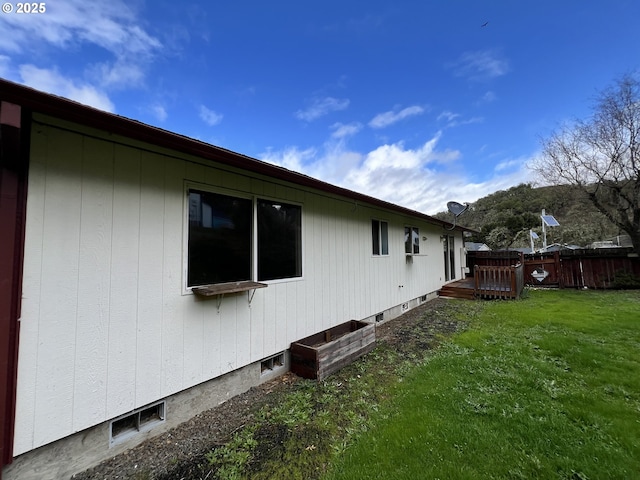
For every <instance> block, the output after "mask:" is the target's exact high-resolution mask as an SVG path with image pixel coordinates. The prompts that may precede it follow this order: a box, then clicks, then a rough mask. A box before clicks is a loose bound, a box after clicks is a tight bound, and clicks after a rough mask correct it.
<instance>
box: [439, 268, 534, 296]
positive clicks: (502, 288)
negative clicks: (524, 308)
mask: <svg viewBox="0 0 640 480" xmlns="http://www.w3.org/2000/svg"><path fill="white" fill-rule="evenodd" d="M523 288H524V278H523V265H522V264H518V265H515V266H511V267H503V266H497V267H491V266H476V267H475V268H474V276H473V277H467V278H464V279H462V280H458V281H457V282H452V283H448V284H446V285H444V286H443V287H442V288H441V289H440V291H439V292H438V294H439V295H440V296H441V297H452V298H466V299H476V298H499V299H505V300H506V299H516V298H520V294H521V293H522V289H523Z"/></svg>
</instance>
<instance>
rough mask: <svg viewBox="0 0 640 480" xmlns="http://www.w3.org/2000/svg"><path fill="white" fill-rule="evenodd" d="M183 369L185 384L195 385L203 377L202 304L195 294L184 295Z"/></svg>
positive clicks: (203, 319)
mask: <svg viewBox="0 0 640 480" xmlns="http://www.w3.org/2000/svg"><path fill="white" fill-rule="evenodd" d="M182 300H183V302H184V324H183V325H184V333H183V341H184V371H183V374H182V376H183V379H184V382H185V384H187V385H195V384H197V383H200V382H202V381H203V380H205V378H204V347H205V344H204V322H205V318H204V312H205V309H204V304H203V303H202V302H200V301H198V298H197V297H196V296H195V295H184V296H183V297H182Z"/></svg>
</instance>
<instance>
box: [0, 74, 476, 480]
mask: <svg viewBox="0 0 640 480" xmlns="http://www.w3.org/2000/svg"><path fill="white" fill-rule="evenodd" d="M0 102H1V103H0V128H1V130H0V221H1V225H2V227H1V230H0V386H1V388H0V392H1V394H0V395H1V396H0V435H1V437H0V453H1V458H2V474H1V476H2V478H3V479H5V480H6V479H21V480H27V479H32V478H33V479H38V480H46V479H60V478H69V477H70V476H71V475H72V474H73V473H75V472H79V471H82V470H84V469H86V468H88V467H90V466H92V465H95V464H97V463H99V462H100V461H102V460H104V459H106V458H108V457H110V456H113V455H115V454H117V453H120V452H122V451H124V450H126V449H128V448H131V447H132V446H135V445H136V444H138V443H140V442H141V441H143V440H144V439H146V438H149V436H152V435H156V434H158V433H161V432H163V431H166V430H167V429H169V428H171V427H173V426H175V425H177V424H179V423H181V422H183V421H185V420H187V419H189V418H191V417H192V416H194V415H196V414H198V413H199V412H201V411H204V410H206V409H208V408H212V407H214V406H216V405H218V404H219V403H221V402H223V401H224V400H226V399H228V398H229V397H231V396H233V395H236V394H239V393H241V392H243V391H246V390H247V389H248V388H250V387H251V386H255V385H258V384H260V383H261V382H263V381H265V380H266V379H269V378H272V377H273V376H274V375H278V374H281V373H284V372H285V371H286V369H287V368H288V365H287V362H288V355H287V352H288V349H289V346H290V344H291V343H292V342H295V341H296V340H298V339H300V338H303V337H306V336H308V335H311V334H314V333H316V332H320V331H322V330H324V329H327V328H330V327H332V326H335V325H338V324H341V323H343V322H346V321H349V320H351V319H354V320H362V321H366V322H376V321H386V320H388V319H391V318H393V317H395V316H398V315H400V314H401V313H403V312H404V311H406V310H408V309H411V308H413V307H415V306H417V305H419V304H421V303H422V302H425V301H428V300H430V299H432V298H433V297H435V296H436V295H437V293H436V292H437V291H438V290H439V289H440V288H441V287H442V286H443V285H444V284H446V283H448V282H449V281H453V280H455V279H456V278H460V277H461V276H462V271H463V268H464V267H465V266H466V261H465V258H464V256H465V253H464V248H463V229H462V228H460V227H455V228H453V225H452V224H450V223H447V222H444V221H441V220H437V219H435V218H433V217H430V216H428V215H425V214H422V213H420V212H417V211H414V210H411V209H408V208H404V207H401V206H398V205H394V204H391V203H389V202H386V201H383V200H380V199H377V198H373V197H371V196H367V195H363V194H360V193H356V192H353V191H350V190H347V189H344V188H341V187H338V186H335V185H331V184H328V183H326V182H322V181H319V180H317V179H314V178H311V177H309V176H306V175H303V174H300V173H296V172H293V171H290V170H287V169H284V168H281V167H278V166H274V165H271V164H268V163H265V162H262V161H259V160H256V159H254V158H249V157H247V156H244V155H241V154H238V153H234V152H231V151H228V150H225V149H223V148H219V147H215V146H212V145H209V144H206V143H203V142H200V141H197V140H194V139H191V138H187V137H185V136H182V135H178V134H175V133H172V132H168V131H165V130H161V129H158V128H155V127H152V126H149V125H146V124H142V123H140V122H137V121H134V120H130V119H127V118H123V117H120V116H117V115H114V114H110V113H105V112H102V111H99V110H96V109H93V108H90V107H87V106H84V105H81V104H79V103H76V102H73V101H70V100H67V99H64V98H60V97H57V96H53V95H50V94H46V93H42V92H39V91H36V90H33V89H30V88H27V87H24V86H21V85H17V84H15V83H11V82H7V81H5V80H0Z"/></svg>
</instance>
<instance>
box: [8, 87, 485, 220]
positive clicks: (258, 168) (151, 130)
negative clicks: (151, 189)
mask: <svg viewBox="0 0 640 480" xmlns="http://www.w3.org/2000/svg"><path fill="white" fill-rule="evenodd" d="M0 100H4V101H6V102H11V103H15V104H18V105H21V106H22V107H23V108H26V109H29V110H31V111H32V112H37V113H42V114H45V115H49V116H52V117H55V118H60V119H63V120H67V121H70V122H74V123H78V124H80V125H86V126H88V127H93V128H96V129H99V130H104V131H106V132H109V133H113V134H117V135H122V136H124V137H128V138H131V139H134V140H138V141H142V142H146V143H149V144H152V145H158V146H161V147H164V148H169V149H172V150H176V151H179V152H182V153H186V154H189V155H194V156H197V157H200V158H203V159H206V160H211V161H214V162H217V163H221V164H224V165H229V166H232V167H236V168H241V169H244V170H248V171H250V172H254V173H258V174H261V175H266V176H269V177H272V178H276V179H279V180H284V181H286V182H290V183H293V184H296V185H300V186H303V187H309V188H313V189H316V190H320V191H322V192H327V193H331V194H333V195H338V196H341V197H344V198H348V199H351V200H354V201H356V202H361V203H367V204H369V205H373V206H376V207H380V208H384V209H387V210H391V211H394V212H398V213H401V214H404V215H409V216H412V217H418V218H420V219H422V220H425V221H427V222H429V223H432V224H434V225H440V226H442V227H443V228H448V229H451V227H452V226H453V224H451V223H449V222H445V221H443V220H439V219H437V218H434V217H431V216H429V215H426V214H424V213H421V212H418V211H416V210H411V209H410V208H406V207H402V206H400V205H396V204H394V203H390V202H386V201H384V200H380V199H378V198H375V197H371V196H369V195H365V194H362V193H358V192H354V191H352V190H348V189H346V188H342V187H338V186H336V185H332V184H330V183H327V182H323V181H321V180H318V179H315V178H313V177H309V176H308V175H304V174H301V173H298V172H294V171H292V170H288V169H286V168H283V167H279V166H277V165H273V164H270V163H266V162H263V161H261V160H257V159H255V158H251V157H248V156H246V155H242V154H239V153H236V152H232V151H230V150H226V149H224V148H221V147H216V146H214V145H210V144H208V143H204V142H201V141H199V140H195V139H193V138H189V137H186V136H184V135H180V134H177V133H174V132H170V131H168V130H163V129H161V128H157V127H153V126H151V125H147V124H145V123H142V122H139V121H137V120H131V119H129V118H126V117H122V116H120V115H116V114H113V113H108V112H104V111H102V110H98V109H96V108H93V107H89V106H86V105H83V104H81V103H78V102H75V101H73V100H69V99H66V98H63V97H59V96H56V95H52V94H49V93H44V92H41V91H39V90H35V89H33V88H31V87H26V86H24V85H19V84H17V83H13V82H9V81H8V80H4V79H2V78H0ZM455 230H458V231H473V230H470V229H468V228H464V227H460V226H456V227H455Z"/></svg>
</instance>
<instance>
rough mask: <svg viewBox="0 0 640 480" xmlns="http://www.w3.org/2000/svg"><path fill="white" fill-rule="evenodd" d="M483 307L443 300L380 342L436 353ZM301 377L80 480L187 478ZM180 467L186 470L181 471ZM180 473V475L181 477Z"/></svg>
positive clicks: (230, 404)
mask: <svg viewBox="0 0 640 480" xmlns="http://www.w3.org/2000/svg"><path fill="white" fill-rule="evenodd" d="M480 304H481V302H460V301H449V300H446V299H443V298H437V299H435V300H432V301H430V302H427V303H425V304H422V305H420V306H419V307H416V308H414V309H412V310H410V311H408V312H407V313H405V314H403V315H401V316H400V317H397V318H395V319H393V320H390V321H388V322H385V323H383V324H381V325H378V326H377V327H376V341H377V342H386V343H387V344H389V345H392V346H393V347H395V348H396V349H397V350H398V352H400V353H401V354H402V355H406V356H411V355H415V354H418V353H424V351H425V350H428V349H431V348H433V347H434V346H435V345H436V344H437V342H438V341H439V340H441V339H442V338H443V336H444V337H446V336H447V335H450V334H452V333H454V332H456V331H459V330H460V329H463V328H464V327H465V322H462V321H460V320H459V319H457V317H459V313H461V312H462V311H463V310H464V314H465V315H468V314H473V312H474V311H475V310H476V309H477V308H479V305H480ZM298 381H299V378H298V377H297V376H296V375H294V374H292V373H287V374H285V375H283V376H281V377H279V378H277V379H274V380H272V381H270V382H267V383H265V384H263V385H260V386H258V387H254V388H251V389H250V390H249V391H248V392H246V393H244V394H242V395H238V396H236V397H234V398H232V399H230V400H228V401H226V402H225V403H223V404H221V405H219V406H217V407H215V408H212V409H210V410H207V411H205V412H203V413H201V414H199V415H196V416H195V417H194V418H192V419H191V420H189V421H188V422H185V423H183V424H181V425H179V426H178V427H176V428H174V429H172V430H170V431H168V432H166V433H164V434H162V435H159V436H157V437H155V438H152V439H150V440H147V441H146V442H144V443H142V444H140V445H138V446H137V447H134V448H132V449H130V450H128V451H126V452H124V453H122V454H120V455H117V456H116V457H113V458H111V459H109V460H107V461H105V462H103V463H101V464H99V465H98V466H96V467H94V468H92V469H90V470H87V471H85V472H83V473H80V474H77V475H75V476H74V477H73V479H74V480H115V479H120V480H121V479H134V480H147V479H167V480H168V479H172V478H175V479H183V478H184V479H186V478H191V477H189V476H188V475H185V472H184V470H185V468H184V465H188V464H189V463H190V462H191V463H193V464H196V463H197V462H198V461H199V460H200V459H201V458H202V456H203V455H204V454H205V453H206V452H209V451H211V450H212V448H215V447H216V446H219V445H223V444H225V443H227V442H228V440H229V439H230V437H231V436H232V435H233V433H234V432H236V431H238V430H240V429H241V428H242V427H244V426H245V425H246V424H248V423H250V422H251V420H252V419H253V416H254V413H255V412H257V411H258V410H259V409H260V408H261V407H262V406H263V405H265V404H266V403H268V402H270V401H273V400H274V397H275V396H276V395H279V394H284V393H286V392H287V391H289V390H291V389H292V388H293V386H294V385H295V383H296V382H298ZM177 466H180V468H179V469H178V468H177ZM177 470H180V471H179V472H178V471H177Z"/></svg>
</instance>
